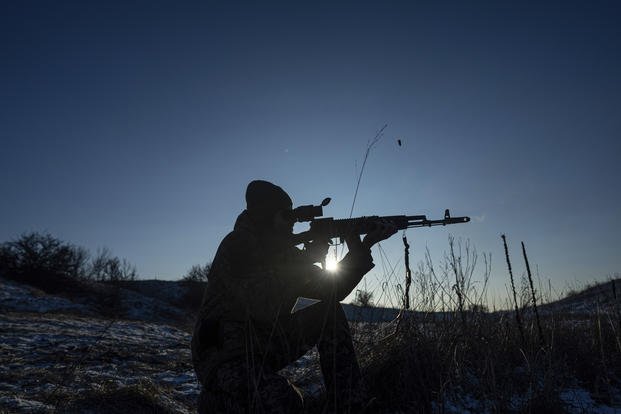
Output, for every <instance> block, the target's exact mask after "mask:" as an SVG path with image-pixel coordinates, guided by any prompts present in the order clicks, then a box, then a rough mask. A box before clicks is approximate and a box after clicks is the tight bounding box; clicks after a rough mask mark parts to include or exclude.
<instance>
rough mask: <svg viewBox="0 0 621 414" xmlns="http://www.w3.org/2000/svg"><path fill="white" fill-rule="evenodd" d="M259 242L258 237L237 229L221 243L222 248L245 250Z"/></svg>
mask: <svg viewBox="0 0 621 414" xmlns="http://www.w3.org/2000/svg"><path fill="white" fill-rule="evenodd" d="M257 243H258V240H257V237H256V236H255V235H254V234H252V233H250V232H248V231H246V230H240V229H235V230H233V231H231V232H230V233H229V234H227V235H226V236H225V237H224V239H222V242H221V243H220V249H226V250H243V249H248V248H252V247H253V246H255V245H256V244H257Z"/></svg>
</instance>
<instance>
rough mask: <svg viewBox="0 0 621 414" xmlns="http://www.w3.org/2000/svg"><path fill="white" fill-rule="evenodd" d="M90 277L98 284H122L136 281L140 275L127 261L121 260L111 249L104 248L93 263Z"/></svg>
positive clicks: (90, 268) (90, 267)
mask: <svg viewBox="0 0 621 414" xmlns="http://www.w3.org/2000/svg"><path fill="white" fill-rule="evenodd" d="M88 276H89V278H90V279H92V280H95V281H98V282H120V281H126V280H136V278H137V277H138V273H137V271H136V267H135V266H133V265H132V264H131V263H129V262H128V261H127V260H126V259H119V258H118V257H116V256H113V255H112V253H111V252H110V250H109V249H107V248H103V249H100V250H98V251H97V255H96V256H95V257H94V258H93V260H92V261H91V263H90V266H89V272H88Z"/></svg>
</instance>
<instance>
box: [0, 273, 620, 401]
mask: <svg viewBox="0 0 621 414" xmlns="http://www.w3.org/2000/svg"><path fill="white" fill-rule="evenodd" d="M139 296H140V295H138V294H136V293H131V294H130V293H128V294H127V295H126V296H125V300H126V301H129V302H128V303H131V306H130V307H129V308H128V310H127V312H126V314H125V316H124V317H123V319H120V318H116V319H110V318H101V317H98V316H97V312H96V311H95V310H94V309H93V308H92V307H91V306H89V305H88V304H84V303H81V304H78V303H74V302H72V301H70V300H68V299H66V298H61V297H56V296H50V295H46V294H43V293H42V292H40V291H38V290H36V289H33V288H30V287H27V286H24V285H20V284H17V283H14V282H11V281H7V280H5V279H0V411H1V412H24V413H26V412H41V413H48V412H63V411H69V412H94V411H93V409H94V408H97V407H91V406H89V405H88V404H89V402H88V401H89V396H90V395H93V394H94V393H95V394H98V395H106V393H107V394H108V395H119V394H122V391H123V390H131V389H141V390H143V391H144V390H146V392H147V393H148V394H149V395H150V396H151V397H152V400H149V404H153V407H154V409H155V407H157V409H159V410H161V412H172V413H190V412H195V402H196V399H197V397H198V393H199V387H198V383H197V381H196V377H195V375H194V371H193V369H192V365H191V359H190V349H189V342H190V333H189V332H188V329H187V328H186V329H181V328H179V327H176V326H173V325H172V324H169V323H157V322H153V319H154V317H153V313H152V312H153V309H155V308H157V307H165V306H167V305H165V304H163V303H158V302H157V300H154V299H153V298H146V297H144V298H142V301H141V300H140V299H141V298H139ZM283 373H284V374H285V375H287V376H288V377H290V378H291V379H293V380H295V381H297V382H298V383H299V384H300V385H302V386H303V388H304V389H305V390H306V391H307V392H308V393H311V394H314V395H317V393H319V392H320V391H321V380H320V378H319V377H318V375H319V371H318V366H317V356H316V352H311V353H309V354H307V355H305V356H304V357H303V358H302V359H300V360H299V361H297V362H296V363H295V364H293V365H291V366H290V367H288V369H286V370H285V371H284V372H283ZM561 395H562V398H563V400H564V401H565V403H566V407H567V411H568V412H570V413H621V408H613V407H609V406H605V405H600V404H598V403H596V402H595V401H594V400H593V399H592V398H591V395H590V394H589V393H588V392H587V391H586V390H584V389H582V388H580V387H575V388H570V389H566V390H564V391H563V392H562V394H561ZM519 398H520V397H519V396H516V402H519V401H517V400H519ZM96 401H97V403H98V404H104V403H105V401H104V400H102V399H98V400H96ZM102 401H103V402H102ZM436 406H437V407H439V406H440V405H439V404H438V405H436ZM442 406H444V410H445V412H449V413H480V412H486V411H488V409H487V408H486V407H487V406H488V405H487V404H486V402H485V401H479V400H476V399H474V398H472V397H471V396H469V395H459V396H458V397H456V398H454V399H453V400H451V401H443V404H442ZM99 409H100V411H97V412H105V408H104V407H99ZM101 410H104V411H101Z"/></svg>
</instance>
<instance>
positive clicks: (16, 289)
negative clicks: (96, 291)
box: [0, 278, 92, 314]
mask: <svg viewBox="0 0 621 414" xmlns="http://www.w3.org/2000/svg"><path fill="white" fill-rule="evenodd" d="M0 310H3V311H6V312H35V313H48V312H66V311H74V312H79V313H83V314H92V311H91V309H90V308H89V307H88V306H85V305H81V304H77V303H73V302H71V301H70V300H68V299H65V298H61V297H57V296H49V295H46V294H45V293H43V292H41V291H40V290H38V289H35V288H33V287H30V286H26V285H22V284H19V283H16V282H13V281H10V280H7V279H4V278H0Z"/></svg>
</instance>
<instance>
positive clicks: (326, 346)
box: [195, 302, 363, 413]
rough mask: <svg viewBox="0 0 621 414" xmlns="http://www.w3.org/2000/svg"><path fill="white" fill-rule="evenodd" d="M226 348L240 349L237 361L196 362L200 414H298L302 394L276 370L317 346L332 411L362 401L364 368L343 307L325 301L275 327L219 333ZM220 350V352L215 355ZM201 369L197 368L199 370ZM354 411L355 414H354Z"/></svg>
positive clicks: (343, 408) (328, 402)
mask: <svg viewBox="0 0 621 414" xmlns="http://www.w3.org/2000/svg"><path fill="white" fill-rule="evenodd" d="M221 332H222V333H223V334H224V335H226V338H223V341H222V342H223V344H224V347H225V348H226V347H227V346H226V344H227V343H232V344H233V345H231V346H235V344H237V345H239V344H240V343H243V344H244V345H243V346H244V350H245V352H243V353H242V354H241V356H239V357H235V358H233V359H230V360H227V361H225V362H222V363H220V364H218V365H217V366H216V367H209V368H210V369H209V370H208V372H206V371H207V369H206V367H207V365H203V366H204V367H205V369H203V368H201V364H200V363H198V364H197V363H196V362H195V369H196V370H197V375H198V377H199V379H200V380H201V382H202V385H203V387H202V392H201V395H200V398H199V409H198V412H199V413H298V412H302V411H303V407H304V401H303V397H302V393H301V392H300V391H299V390H298V389H297V388H296V387H295V386H294V385H293V384H291V383H290V382H289V381H288V380H287V379H286V378H284V377H283V376H281V375H279V374H277V371H279V370H280V369H282V368H284V367H285V366H286V365H288V364H290V363H291V362H293V361H295V360H297V359H298V358H300V357H301V356H302V355H304V354H305V353H306V352H307V351H308V350H309V349H311V348H312V347H313V346H315V345H316V346H317V349H318V351H319V358H320V365H321V371H322V374H323V377H324V381H325V385H326V399H327V405H328V407H329V408H328V409H329V410H330V411H335V412H349V411H351V408H350V407H351V406H352V404H357V403H358V402H359V400H360V399H361V398H363V392H362V389H361V379H360V368H359V366H358V362H357V360H356V355H355V351H354V347H353V343H352V339H351V334H350V331H349V325H348V323H347V320H346V318H345V314H344V312H343V309H342V307H341V305H340V304H339V303H338V302H337V303H334V302H332V303H330V302H321V303H318V304H315V305H312V306H310V307H308V308H306V309H303V310H301V311H299V312H297V313H295V314H293V315H289V314H287V315H286V317H285V318H280V319H279V322H278V323H277V324H275V325H274V326H273V327H271V329H253V327H252V326H251V325H250V324H246V325H245V326H244V327H243V329H242V327H239V326H238V327H237V328H232V329H227V328H226V327H225V329H221ZM216 352H217V351H216ZM197 365H198V366H197ZM352 412H353V411H352Z"/></svg>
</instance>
